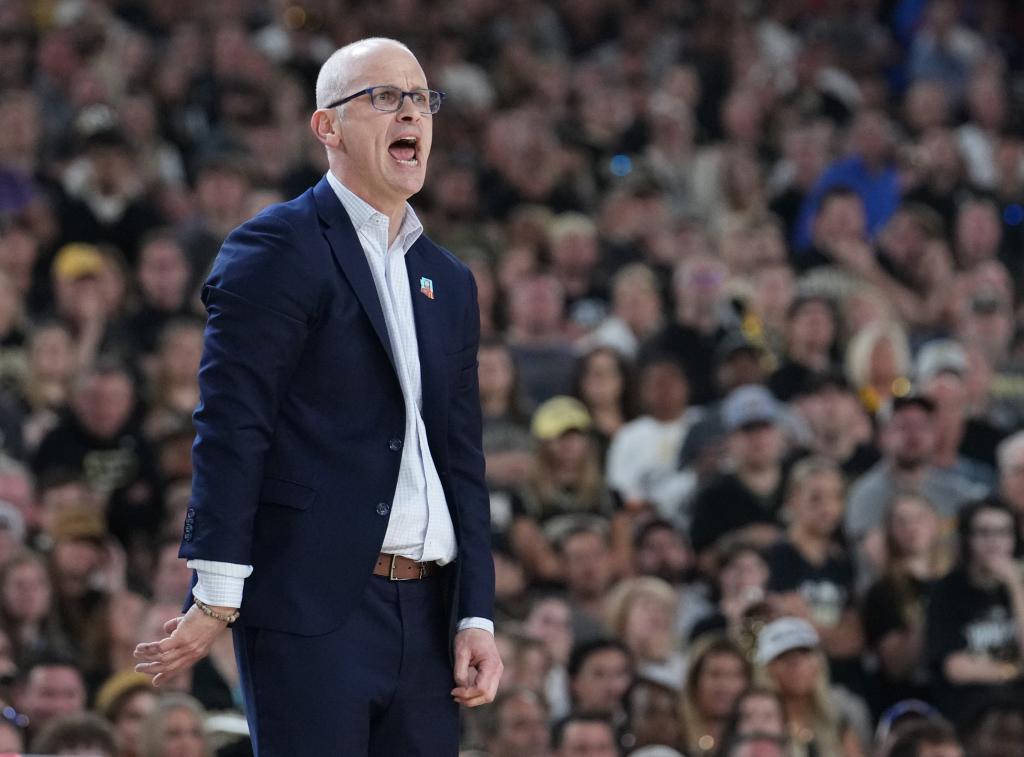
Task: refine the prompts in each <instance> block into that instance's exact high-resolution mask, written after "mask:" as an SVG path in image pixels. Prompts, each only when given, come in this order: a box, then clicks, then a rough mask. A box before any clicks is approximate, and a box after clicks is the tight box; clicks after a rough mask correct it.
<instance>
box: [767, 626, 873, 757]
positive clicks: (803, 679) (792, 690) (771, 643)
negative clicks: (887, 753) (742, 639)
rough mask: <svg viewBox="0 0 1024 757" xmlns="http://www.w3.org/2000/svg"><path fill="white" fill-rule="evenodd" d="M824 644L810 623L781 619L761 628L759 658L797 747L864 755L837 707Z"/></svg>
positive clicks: (824, 751)
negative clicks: (823, 652)
mask: <svg viewBox="0 0 1024 757" xmlns="http://www.w3.org/2000/svg"><path fill="white" fill-rule="evenodd" d="M819 645H820V641H819V638H818V634H817V633H816V632H815V630H814V628H813V626H811V624H810V623H808V622H807V621H805V620H801V619H799V618H780V619H778V620H775V621H773V622H772V623H769V624H768V625H766V626H765V627H764V628H763V629H762V630H761V633H760V634H759V635H758V638H757V652H756V654H755V658H754V659H755V662H756V663H757V665H758V666H759V667H760V669H761V671H762V674H763V676H764V679H765V682H766V684H767V685H768V686H769V687H770V688H772V689H773V690H775V691H777V692H778V693H779V696H780V697H781V698H782V703H783V706H784V707H785V710H786V720H787V721H788V723H789V729H790V738H791V740H792V742H793V744H794V747H795V748H797V749H801V750H804V753H817V754H834V755H844V756H845V757H851V756H852V755H861V754H863V751H862V748H861V745H860V744H859V743H858V740H857V736H856V734H855V732H854V731H853V729H852V728H851V727H850V725H849V724H847V723H844V722H843V721H842V719H841V716H840V714H839V712H838V710H837V707H836V702H835V701H834V699H835V697H834V695H833V693H832V691H831V689H830V683H829V678H828V665H827V664H826V663H825V659H824V656H823V655H822V654H821V651H820V646H819ZM812 750H813V751H812Z"/></svg>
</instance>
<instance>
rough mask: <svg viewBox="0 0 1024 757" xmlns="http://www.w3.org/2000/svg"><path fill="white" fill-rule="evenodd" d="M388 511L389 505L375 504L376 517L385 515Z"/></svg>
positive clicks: (384, 503) (383, 503)
mask: <svg viewBox="0 0 1024 757" xmlns="http://www.w3.org/2000/svg"><path fill="white" fill-rule="evenodd" d="M390 510H391V505H389V504H388V503H387V502H378V503H377V515H387V514H388V512H390Z"/></svg>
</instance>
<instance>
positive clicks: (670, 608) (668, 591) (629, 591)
mask: <svg viewBox="0 0 1024 757" xmlns="http://www.w3.org/2000/svg"><path fill="white" fill-rule="evenodd" d="M678 607H679V597H678V596H677V595H676V592H675V590H674V589H673V588H672V586H670V585H669V584H667V583H665V582H664V581H662V580H661V579H659V578H654V577H652V576H643V577H640V578H627V579H625V580H623V581H620V582H619V583H618V584H617V585H615V586H613V587H612V589H611V591H610V592H609V594H608V601H607V603H606V606H605V612H606V613H607V616H608V617H607V621H606V623H605V626H606V627H607V628H608V630H609V631H611V633H612V635H613V636H614V637H615V638H617V639H621V640H622V643H623V644H625V645H626V647H627V648H628V649H629V651H630V653H631V655H632V657H633V663H634V666H635V668H636V673H637V675H638V676H642V677H643V678H646V679H648V680H651V681H656V682H658V683H663V684H665V685H666V686H668V687H670V688H673V689H678V688H679V686H680V685H681V683H682V680H683V671H684V670H685V665H686V662H685V658H684V657H683V655H682V653H681V652H680V651H679V649H678V646H679V644H678V642H679V639H678V638H677V636H676V633H675V620H676V616H677V614H678Z"/></svg>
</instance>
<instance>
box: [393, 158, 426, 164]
mask: <svg viewBox="0 0 1024 757" xmlns="http://www.w3.org/2000/svg"><path fill="white" fill-rule="evenodd" d="M395 162H396V163H401V164H402V165H403V166H418V165H419V164H420V162H419V161H418V160H417V159H416V158H413V159H412V160H399V159H398V158H395Z"/></svg>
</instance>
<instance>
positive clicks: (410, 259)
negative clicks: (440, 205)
mask: <svg viewBox="0 0 1024 757" xmlns="http://www.w3.org/2000/svg"><path fill="white" fill-rule="evenodd" d="M426 250H427V243H426V242H425V241H424V239H423V237H420V238H419V239H418V240H417V241H416V243H415V244H414V245H413V246H412V248H411V249H410V250H409V252H408V253H407V254H406V256H405V267H406V270H407V271H408V272H409V289H410V290H411V291H410V294H411V295H412V311H413V316H414V318H415V321H416V342H417V344H418V347H419V354H420V377H421V381H422V383H423V411H422V412H423V422H424V423H425V424H426V426H427V435H428V436H431V433H430V431H431V429H439V428H444V422H443V421H444V418H443V411H444V408H445V407H446V406H447V402H448V383H447V381H445V373H444V371H445V364H444V355H445V352H444V334H443V333H442V331H443V319H442V318H441V308H443V307H444V299H443V298H444V296H445V292H444V282H443V281H439V280H438V277H437V270H436V269H435V268H434V267H433V266H432V265H431V262H430V260H429V258H428V256H427V255H426V254H424V253H425V252H426ZM423 279H426V280H427V281H426V282H423V281H422V280H423ZM424 288H428V289H429V290H430V291H431V292H432V293H433V295H434V296H433V298H431V297H428V296H427V295H426V294H424V292H423V289H424ZM431 446H432V447H434V448H435V449H439V448H438V447H437V445H436V444H432V445H431ZM435 459H436V456H435Z"/></svg>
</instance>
